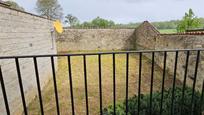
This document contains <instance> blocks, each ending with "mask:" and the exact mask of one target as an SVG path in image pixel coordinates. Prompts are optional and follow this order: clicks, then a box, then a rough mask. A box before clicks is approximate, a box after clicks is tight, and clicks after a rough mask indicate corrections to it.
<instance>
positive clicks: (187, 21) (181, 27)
mask: <svg viewBox="0 0 204 115" xmlns="http://www.w3.org/2000/svg"><path fill="white" fill-rule="evenodd" d="M200 24H201V22H200V20H199V18H197V17H196V16H195V14H194V13H193V10H192V9H189V11H188V12H186V13H185V16H184V17H183V19H182V20H181V21H180V23H179V24H178V26H177V31H178V32H185V30H188V29H194V28H198V27H200Z"/></svg>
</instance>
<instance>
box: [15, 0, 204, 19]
mask: <svg viewBox="0 0 204 115" xmlns="http://www.w3.org/2000/svg"><path fill="white" fill-rule="evenodd" d="M16 2H17V3H19V4H20V5H21V6H23V7H24V8H25V9H26V10H27V11H29V12H33V13H35V2H36V0H16ZM59 2H60V4H61V5H62V7H63V10H64V14H73V15H75V16H77V17H78V18H79V19H80V21H81V22H83V21H87V20H91V19H93V18H95V17H97V16H100V17H102V18H106V19H111V20H113V21H115V22H117V23H129V22H141V21H144V20H148V21H164V20H173V19H180V18H182V16H183V15H184V13H185V12H186V11H187V10H188V9H189V8H192V9H193V11H194V12H195V14H196V15H197V16H198V17H204V7H203V5H204V0H59Z"/></svg>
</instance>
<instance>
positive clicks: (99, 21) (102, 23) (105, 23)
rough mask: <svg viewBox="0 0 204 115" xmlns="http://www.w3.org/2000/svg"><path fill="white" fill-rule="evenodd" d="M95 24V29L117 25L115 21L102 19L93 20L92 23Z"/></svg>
mask: <svg viewBox="0 0 204 115" xmlns="http://www.w3.org/2000/svg"><path fill="white" fill-rule="evenodd" d="M91 23H92V24H93V26H95V27H104V28H105V27H112V26H114V25H115V23H114V22H113V21H111V20H110V21H109V20H106V19H103V18H100V17H97V18H95V19H93V20H92V22H91Z"/></svg>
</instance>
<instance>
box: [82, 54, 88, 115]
mask: <svg viewBox="0 0 204 115" xmlns="http://www.w3.org/2000/svg"><path fill="white" fill-rule="evenodd" d="M83 59H84V85H85V86H84V87H85V96H86V115H88V114H89V103H88V102H89V101H88V88H87V72H86V55H83Z"/></svg>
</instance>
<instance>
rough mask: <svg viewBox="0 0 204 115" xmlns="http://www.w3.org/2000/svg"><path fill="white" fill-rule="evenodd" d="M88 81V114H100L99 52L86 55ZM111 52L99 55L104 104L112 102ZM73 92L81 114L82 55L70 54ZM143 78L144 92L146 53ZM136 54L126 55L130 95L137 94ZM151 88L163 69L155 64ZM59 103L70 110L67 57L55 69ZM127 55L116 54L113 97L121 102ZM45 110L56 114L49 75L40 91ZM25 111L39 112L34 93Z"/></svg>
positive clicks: (35, 114) (157, 86) (143, 87)
mask: <svg viewBox="0 0 204 115" xmlns="http://www.w3.org/2000/svg"><path fill="white" fill-rule="evenodd" d="M86 62H87V81H88V99H89V112H90V114H91V115H96V114H99V99H100V98H99V82H98V80H99V78H98V74H99V73H98V56H87V60H86ZM112 63H113V62H112V55H103V56H102V57H101V64H102V65H101V67H102V94H103V107H107V106H108V105H110V104H112V103H113V75H112V74H113V73H112V72H113V67H112ZM71 64H72V79H73V92H74V101H75V103H74V104H75V113H76V114H78V115H84V114H85V113H86V108H85V107H86V105H85V90H84V73H83V57H81V56H76V57H71ZM142 64H143V66H142V80H141V92H142V93H143V94H145V93H149V91H150V81H151V80H150V76H151V63H150V61H149V60H148V59H146V58H145V57H144V58H143V61H142ZM138 65H139V56H138V55H136V56H135V55H132V54H131V55H130V57H129V84H128V86H129V97H131V96H133V95H136V94H137V89H138V73H139V72H138V71H139V67H138ZM154 74H155V75H154V91H158V90H161V81H162V77H161V76H162V70H161V69H160V68H159V67H157V66H155V73H154ZM56 78H57V86H58V95H59V104H60V111H61V114H66V115H68V114H71V113H72V111H71V100H70V87H69V86H70V84H69V77H68V66H67V58H66V57H59V58H58V71H57V73H56ZM171 83H172V79H171V78H170V77H168V76H167V77H166V81H165V85H166V87H169V85H171ZM125 86H126V55H124V54H118V55H116V95H117V96H116V99H117V102H122V101H123V100H124V99H125V92H126V87H125ZM42 97H43V104H44V112H45V114H46V115H55V114H56V103H55V95H54V88H53V81H52V79H51V80H50V82H49V83H48V84H47V86H46V87H45V88H44V89H43V91H42ZM28 112H29V113H31V114H32V115H38V114H40V108H39V101H38V97H36V99H35V100H33V102H31V104H30V105H29V107H28Z"/></svg>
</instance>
